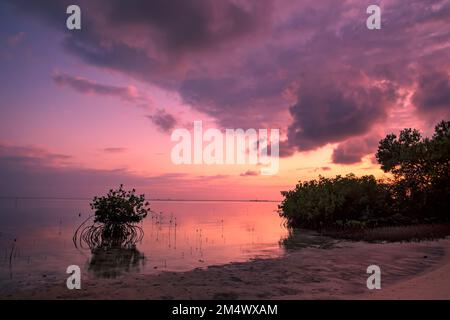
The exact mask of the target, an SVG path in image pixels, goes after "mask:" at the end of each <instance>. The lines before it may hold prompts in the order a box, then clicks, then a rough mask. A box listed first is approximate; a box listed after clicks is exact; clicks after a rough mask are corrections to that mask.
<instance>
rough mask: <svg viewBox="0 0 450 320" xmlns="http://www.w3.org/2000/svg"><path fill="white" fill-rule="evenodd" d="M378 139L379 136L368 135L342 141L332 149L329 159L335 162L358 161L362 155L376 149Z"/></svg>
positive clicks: (348, 162)
mask: <svg viewBox="0 0 450 320" xmlns="http://www.w3.org/2000/svg"><path fill="white" fill-rule="evenodd" d="M380 139H381V137H379V136H369V137H363V138H354V139H350V140H348V141H345V142H342V143H340V144H339V145H338V146H337V147H336V149H334V150H333V154H332V156H331V159H332V161H333V163H336V164H354V163H359V162H361V159H362V158H363V157H364V156H366V155H368V154H374V153H375V152H376V151H377V146H378V141H379V140H380Z"/></svg>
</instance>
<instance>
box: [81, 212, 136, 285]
mask: <svg viewBox="0 0 450 320" xmlns="http://www.w3.org/2000/svg"><path fill="white" fill-rule="evenodd" d="M88 220H89V219H88ZM85 224H86V221H85V222H83V223H82V224H81V225H80V227H78V229H77V230H76V231H75V234H74V237H73V242H74V244H75V247H77V248H79V249H87V248H89V249H90V250H91V254H92V257H91V259H90V261H89V265H88V270H89V271H90V272H92V273H93V274H94V276H96V277H101V278H115V277H117V276H119V275H121V274H122V273H124V272H130V271H139V268H140V267H141V265H143V264H144V262H145V256H144V254H142V253H141V252H140V251H139V250H137V249H136V243H138V242H140V241H141V240H142V238H143V236H144V232H143V230H142V228H141V227H140V226H137V225H132V224H99V223H94V224H92V225H85Z"/></svg>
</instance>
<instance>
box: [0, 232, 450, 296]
mask: <svg viewBox="0 0 450 320" xmlns="http://www.w3.org/2000/svg"><path fill="white" fill-rule="evenodd" d="M449 262H450V239H443V240H437V241H424V242H417V243H414V242H413V243H383V244H382V243H377V244H373V243H365V242H336V243H334V244H332V245H331V246H326V247H325V248H302V249H296V250H292V251H289V252H288V253H287V254H286V255H284V256H282V257H280V258H276V259H261V260H253V261H249V262H243V263H230V264H227V265H222V266H211V267H208V268H205V269H195V270H192V271H189V272H179V273H176V272H162V273H160V274H156V275H130V274H129V275H125V276H122V277H119V278H116V279H82V289H81V290H72V291H70V290H68V289H67V288H66V285H65V279H62V278H61V279H59V280H58V279H53V281H51V280H50V279H49V280H48V281H46V282H43V283H42V286H41V287H40V288H36V289H27V290H20V291H19V292H15V293H11V294H8V295H3V296H0V298H3V299H16V298H27V299H41V298H46V299H119V298H125V299H372V298H381V299H384V298H387V299H402V298H413V299H420V298H426V299H446V298H447V299H448V298H450V284H449V281H450V280H449V279H450V264H449ZM372 264H376V265H378V266H380V268H381V283H382V289H381V290H377V292H369V290H368V289H367V287H366V280H367V277H368V274H367V273H366V269H367V267H368V266H369V265H372Z"/></svg>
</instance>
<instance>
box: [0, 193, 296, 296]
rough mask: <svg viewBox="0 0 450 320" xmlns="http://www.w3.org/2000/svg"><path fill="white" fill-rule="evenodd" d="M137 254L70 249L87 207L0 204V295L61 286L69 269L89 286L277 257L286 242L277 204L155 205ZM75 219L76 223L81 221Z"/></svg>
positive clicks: (52, 202)
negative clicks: (44, 284)
mask: <svg viewBox="0 0 450 320" xmlns="http://www.w3.org/2000/svg"><path fill="white" fill-rule="evenodd" d="M152 209H153V210H154V211H156V212H158V213H160V218H158V219H152V218H151V217H148V218H147V219H145V221H144V223H143V224H142V227H143V229H144V233H145V235H144V238H143V240H142V241H141V242H140V243H137V245H136V248H123V249H117V250H113V251H109V252H105V251H104V250H94V251H92V252H91V250H89V249H84V250H78V249H77V248H75V246H74V244H73V242H72V237H73V234H74V231H75V229H76V228H77V227H78V225H79V224H80V223H81V222H82V221H84V220H85V219H86V218H87V217H89V216H90V215H91V214H92V212H91V210H90V208H89V202H88V201H78V200H18V201H15V200H0V291H9V290H17V289H20V288H24V289H26V288H33V287H36V286H38V285H39V284H41V283H42V282H46V281H65V279H66V277H67V276H68V275H67V274H66V273H65V272H66V268H67V266H69V265H79V266H80V268H81V269H82V275H83V276H86V277H89V278H115V277H119V276H121V275H124V274H129V273H140V274H152V273H158V272H161V271H187V270H191V269H194V268H197V267H206V266H210V265H216V264H226V263H229V262H236V261H247V260H250V259H254V258H270V257H277V256H280V255H282V254H283V253H284V248H283V246H281V245H280V241H281V240H283V239H284V238H286V236H287V235H288V232H287V230H286V229H285V228H284V226H283V224H282V220H281V219H280V218H279V216H278V214H277V213H276V209H277V204H276V203H255V202H153V203H152ZM80 214H81V215H80Z"/></svg>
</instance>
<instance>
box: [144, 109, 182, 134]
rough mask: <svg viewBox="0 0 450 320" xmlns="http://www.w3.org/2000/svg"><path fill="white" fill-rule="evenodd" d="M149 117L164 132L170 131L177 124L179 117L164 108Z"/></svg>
mask: <svg viewBox="0 0 450 320" xmlns="http://www.w3.org/2000/svg"><path fill="white" fill-rule="evenodd" d="M147 117H148V118H149V119H150V120H151V121H152V123H153V124H154V125H155V126H156V127H157V128H158V129H159V130H161V131H162V132H170V131H171V130H172V129H173V128H174V127H175V125H176V124H177V119H176V118H175V117H174V116H173V115H171V114H170V113H167V112H166V111H165V110H164V109H158V110H157V111H156V112H155V113H154V114H153V115H149V116H147Z"/></svg>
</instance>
